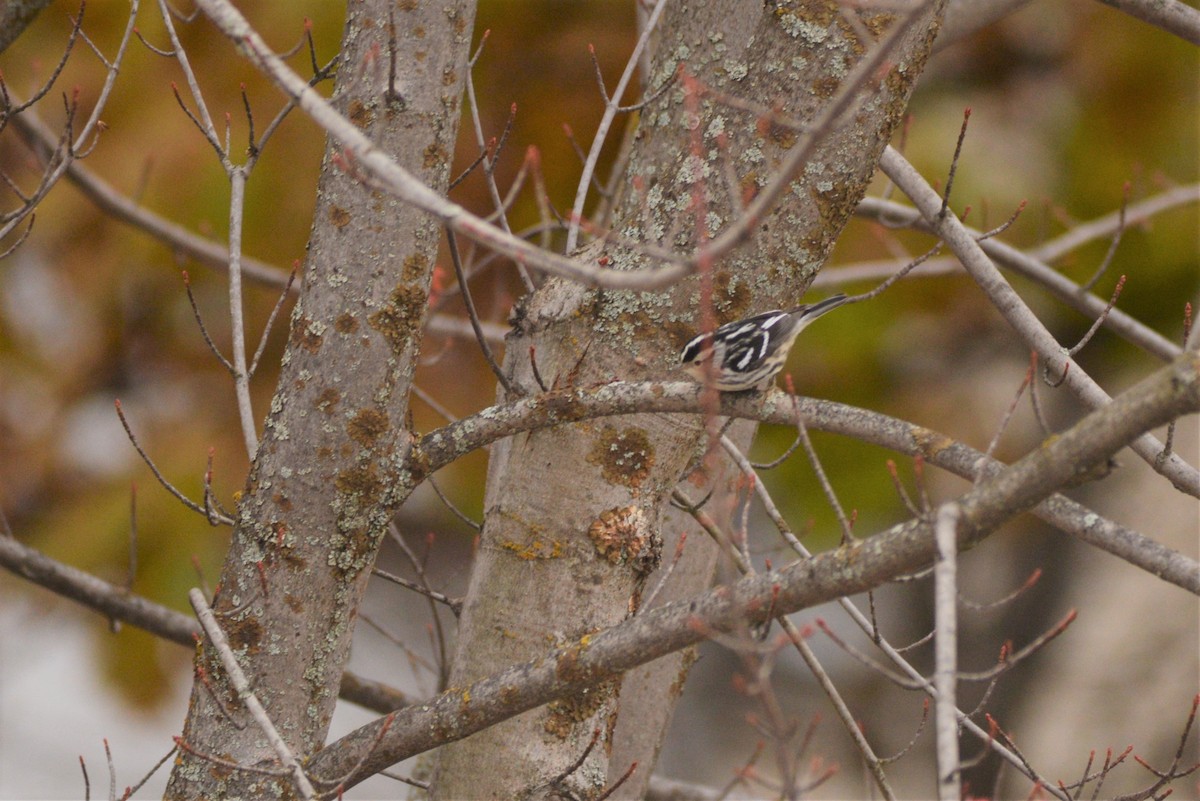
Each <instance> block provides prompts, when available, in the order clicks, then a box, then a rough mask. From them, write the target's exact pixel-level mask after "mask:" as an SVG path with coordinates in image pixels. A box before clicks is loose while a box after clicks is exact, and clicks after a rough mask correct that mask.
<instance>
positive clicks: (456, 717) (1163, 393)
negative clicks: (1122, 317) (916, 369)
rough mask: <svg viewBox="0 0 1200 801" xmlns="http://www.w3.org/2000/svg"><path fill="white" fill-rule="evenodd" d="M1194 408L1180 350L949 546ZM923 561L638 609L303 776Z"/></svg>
mask: <svg viewBox="0 0 1200 801" xmlns="http://www.w3.org/2000/svg"><path fill="white" fill-rule="evenodd" d="M1197 411H1200V356H1198V355H1196V354H1192V353H1189V354H1185V355H1184V356H1182V357H1180V358H1179V359H1178V360H1176V361H1175V362H1173V363H1172V364H1171V365H1169V366H1167V367H1165V368H1163V369H1161V370H1159V371H1157V372H1156V373H1154V374H1153V375H1152V376H1150V377H1149V378H1147V379H1146V380H1144V381H1142V382H1140V383H1139V384H1137V385H1135V386H1134V387H1132V388H1131V389H1129V390H1128V391H1126V392H1124V393H1122V394H1121V395H1120V396H1118V397H1117V398H1115V399H1114V400H1113V402H1112V403H1110V404H1108V405H1106V406H1104V407H1103V408H1101V409H1098V410H1096V411H1094V412H1092V413H1090V414H1089V415H1087V416H1086V417H1085V418H1084V419H1083V420H1081V421H1080V422H1079V423H1077V424H1076V425H1075V426H1073V427H1072V428H1071V429H1070V430H1068V431H1066V432H1064V433H1063V434H1062V435H1060V436H1058V437H1055V438H1053V439H1051V440H1049V441H1047V442H1046V443H1044V444H1043V445H1042V446H1041V447H1039V448H1038V449H1036V450H1035V451H1033V452H1032V453H1030V454H1028V455H1027V456H1025V457H1024V458H1022V459H1021V460H1020V461H1018V462H1017V463H1015V464H1014V465H1012V466H1010V467H1008V468H1006V469H1004V470H1002V471H1001V472H999V473H997V474H995V475H993V476H990V477H987V478H985V479H983V480H981V481H980V482H979V483H978V484H977V485H976V486H975V487H974V488H973V489H972V490H970V491H969V492H967V493H966V494H965V495H963V496H962V497H961V498H959V499H958V504H959V507H960V509H961V517H960V519H959V525H958V531H957V534H958V546H959V548H960V549H961V548H966V547H969V546H971V545H974V544H976V543H977V542H979V541H980V540H982V539H984V538H985V537H987V536H988V535H989V534H991V533H992V532H993V531H995V530H996V528H998V527H999V526H1000V525H1001V524H1003V523H1004V522H1006V521H1007V520H1009V519H1011V518H1012V517H1014V516H1016V515H1017V514H1020V513H1021V512H1023V511H1025V510H1027V509H1029V508H1031V507H1033V506H1034V505H1036V504H1037V503H1039V502H1041V501H1043V500H1045V499H1046V498H1047V497H1048V496H1049V495H1050V493H1051V492H1052V491H1053V489H1054V488H1056V487H1060V486H1063V485H1065V484H1067V483H1069V482H1071V481H1072V480H1075V479H1077V478H1078V477H1079V476H1080V475H1082V474H1085V473H1086V472H1087V471H1088V470H1090V469H1091V468H1093V467H1094V466H1096V465H1097V464H1100V463H1102V462H1103V461H1105V460H1107V459H1108V458H1109V457H1111V456H1112V454H1114V453H1115V452H1116V451H1118V450H1119V449H1120V448H1122V447H1124V446H1125V445H1127V444H1129V443H1130V442H1132V441H1133V440H1134V439H1136V438H1137V437H1138V436H1140V435H1141V434H1142V433H1143V432H1145V431H1148V430H1150V429H1152V428H1155V427H1157V426H1159V425H1162V424H1164V423H1166V422H1168V421H1170V420H1172V419H1174V418H1175V417H1177V416H1179V415H1182V414H1188V413H1194V412H1197ZM934 553H935V543H934V541H933V525H932V523H931V521H929V520H924V519H913V520H909V521H907V522H905V523H901V524H899V525H896V526H893V527H892V528H890V529H888V530H887V531H885V532H883V533H881V534H878V535H876V536H873V537H870V538H868V539H866V540H862V541H858V542H855V543H852V544H848V545H844V546H842V547H840V548H838V549H836V550H834V551H828V552H825V553H822V554H818V555H817V556H815V557H813V558H812V559H805V560H801V561H798V562H795V563H793V564H791V565H789V566H787V567H785V568H783V569H781V570H777V571H773V572H771V573H765V574H759V575H757V576H754V577H749V578H745V579H742V580H741V581H738V582H737V583H735V584H732V585H728V586H723V587H718V588H716V589H714V590H712V591H710V592H708V593H705V594H704V595H701V596H699V597H697V598H694V599H692V600H689V601H680V602H675V603H671V604H667V605H665V606H662V607H659V608H657V609H653V610H649V611H647V612H645V613H644V614H641V615H637V616H635V617H633V618H629V619H627V620H626V621H624V622H623V623H621V624H618V625H616V626H613V627H612V628H610V629H608V630H605V631H602V632H599V633H596V634H591V635H586V636H584V637H583V638H581V639H580V640H579V641H577V642H575V643H573V644H571V645H569V646H566V647H563V648H559V649H556V650H554V651H552V652H550V653H549V654H547V655H546V656H545V657H543V658H541V659H537V660H534V661H531V662H527V663H524V664H520V665H514V666H513V667H511V668H508V669H507V670H504V671H502V672H500V673H498V674H495V675H492V676H489V677H487V678H485V679H482V680H480V681H477V682H474V683H473V684H471V685H470V686H468V687H465V688H453V689H451V690H448V691H447V692H445V693H443V694H441V695H439V696H438V697H436V698H434V699H433V700H431V701H430V702H428V703H426V704H422V705H421V706H415V707H407V708H405V709H403V710H401V711H400V712H398V713H397V714H396V715H394V716H391V717H390V718H388V720H387V722H386V723H385V722H384V721H375V722H373V723H371V724H368V725H367V726H364V727H362V728H360V729H358V730H356V731H355V732H352V733H351V734H349V735H347V736H346V737H344V738H342V739H341V740H339V741H338V742H336V743H334V744H332V745H330V746H327V747H326V748H325V749H324V750H322V751H321V752H320V753H319V754H317V755H316V756H315V757H313V759H312V760H311V762H310V765H309V767H310V772H311V773H313V774H314V775H318V776H330V775H340V774H343V773H345V772H346V771H349V770H353V773H352V774H350V776H349V777H348V779H347V782H346V786H347V787H349V786H351V785H353V784H355V783H357V782H359V781H362V780H363V779H365V778H366V777H368V776H370V775H373V774H374V773H375V772H376V771H378V770H379V769H381V768H385V767H387V766H389V765H391V764H393V763H395V762H397V761H399V760H401V759H405V758H408V757H410V756H413V755H415V754H418V753H421V752H423V751H426V750H428V749H430V748H433V747H435V746H437V745H443V744H445V743H446V742H449V741H452V740H457V739H461V738H463V737H466V736H467V735H469V734H472V733H474V732H476V731H480V730H482V729H484V728H487V727H488V726H491V725H493V724H495V723H497V722H499V721H500V720H505V719H507V718H509V717H512V716H514V715H517V714H520V713H521V712H524V711H527V710H529V709H533V708H534V707H537V706H540V705H541V704H544V703H547V702H549V701H550V700H552V699H554V698H557V697H561V696H564V695H567V694H569V693H572V692H578V691H581V690H583V689H585V688H587V687H591V686H594V685H596V684H598V683H600V682H602V681H605V680H608V679H611V678H613V677H614V676H616V675H619V674H620V673H621V672H623V671H626V670H629V669H630V668H632V667H635V666H637V665H640V664H644V663H646V662H649V661H651V660H653V659H657V658H658V657H661V656H665V655H666V654H668V653H671V652H673V651H676V650H679V649H681V648H685V647H687V646H689V645H694V644H696V643H698V642H700V641H701V640H703V639H705V634H704V632H711V631H718V632H721V631H731V630H733V629H734V628H735V627H737V626H739V625H744V624H745V622H746V621H750V622H761V621H762V620H764V619H765V618H767V617H769V616H772V615H776V614H790V613H792V612H796V611H798V610H800V609H805V608H809V607H811V606H814V605H816V604H819V603H824V602H826V601H829V600H832V599H835V598H839V597H842V596H844V595H849V594H854V593H858V592H864V591H866V590H869V589H872V588H874V587H877V586H879V585H880V584H883V583H884V582H886V581H889V580H891V579H892V578H894V577H895V576H897V575H900V574H903V573H906V572H911V571H913V570H917V569H920V568H922V567H924V566H926V565H928V564H929V563H930V562H931V561H932V560H933V558H934ZM385 726H386V727H387V728H386V731H385V732H384V733H383V734H382V736H380V730H381V729H382V728H384V727H385ZM356 766H357V767H356Z"/></svg>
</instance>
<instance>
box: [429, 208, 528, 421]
mask: <svg viewBox="0 0 1200 801" xmlns="http://www.w3.org/2000/svg"><path fill="white" fill-rule="evenodd" d="M446 241H447V242H448V243H449V245H450V261H451V262H453V263H454V274H455V275H456V276H457V277H458V286H459V288H460V291H461V292H462V298H463V305H464V306H466V307H467V317H468V318H469V319H470V321H471V328H473V329H474V330H475V340H476V341H477V342H478V343H479V350H480V351H482V352H483V358H485V359H486V360H487V363H488V367H490V368H492V373H493V374H494V375H495V376H496V380H497V381H499V382H500V386H502V387H504V391H505V393H506V394H507V396H508V397H514V396H519V395H523V394H524V393H523V392H516V391H515V390H514V389H513V385H512V383H511V382H510V381H509V380H508V376H506V375H504V370H502V369H501V368H500V365H499V364H498V363H497V362H496V357H495V356H494V355H493V354H492V346H491V345H489V344H488V341H487V337H485V336H484V335H483V327H482V326H481V325H480V324H479V313H478V312H477V311H476V310H475V301H474V300H472V299H471V290H470V289H469V288H468V287H467V278H466V275H465V274H464V273H463V266H462V258H461V257H460V256H459V253H458V239H457V238H456V237H455V235H454V230H453V229H452V228H447V229H446Z"/></svg>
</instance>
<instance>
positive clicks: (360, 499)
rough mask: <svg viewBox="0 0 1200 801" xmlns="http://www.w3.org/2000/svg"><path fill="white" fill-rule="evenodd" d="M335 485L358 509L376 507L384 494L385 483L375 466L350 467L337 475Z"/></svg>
mask: <svg viewBox="0 0 1200 801" xmlns="http://www.w3.org/2000/svg"><path fill="white" fill-rule="evenodd" d="M333 485H334V486H335V487H336V488H337V491H338V492H339V493H340V494H342V495H343V496H347V497H346V500H347V501H350V502H352V505H353V506H354V507H356V508H358V509H365V508H367V507H369V506H373V505H375V504H376V503H377V502H378V501H379V498H380V496H382V494H383V481H382V480H381V479H380V478H379V471H377V470H376V469H375V465H373V464H368V465H358V466H355V467H349V468H347V469H345V470H343V471H341V472H340V473H338V474H337V477H336V478H335V479H334V480H333Z"/></svg>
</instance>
